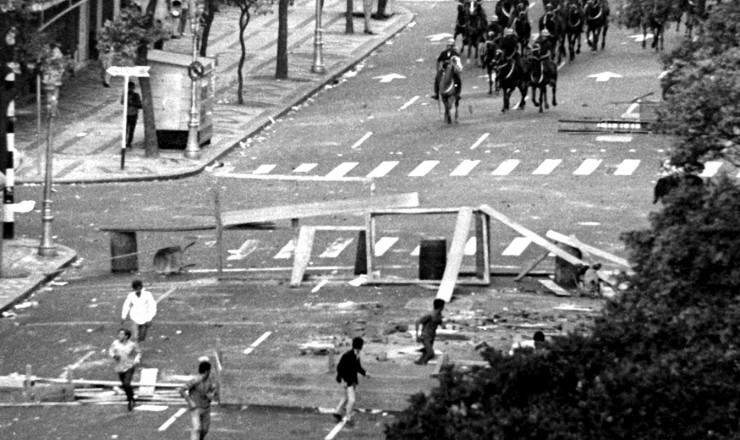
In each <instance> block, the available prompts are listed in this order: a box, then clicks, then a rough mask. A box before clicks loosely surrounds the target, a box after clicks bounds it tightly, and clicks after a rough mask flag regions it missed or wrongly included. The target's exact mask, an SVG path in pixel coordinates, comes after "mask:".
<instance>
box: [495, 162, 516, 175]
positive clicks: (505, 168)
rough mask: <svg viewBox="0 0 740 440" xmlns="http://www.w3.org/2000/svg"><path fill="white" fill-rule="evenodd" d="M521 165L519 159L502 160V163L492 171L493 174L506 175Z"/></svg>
mask: <svg viewBox="0 0 740 440" xmlns="http://www.w3.org/2000/svg"><path fill="white" fill-rule="evenodd" d="M518 165H519V160H517V159H506V160H505V161H503V162H501V165H499V166H498V167H497V168H496V169H495V170H493V172H492V173H491V175H492V176H506V175H508V174H509V173H511V172H512V171H514V168H516V167H517V166H518Z"/></svg>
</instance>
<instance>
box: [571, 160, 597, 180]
mask: <svg viewBox="0 0 740 440" xmlns="http://www.w3.org/2000/svg"><path fill="white" fill-rule="evenodd" d="M599 165H601V159H586V160H584V161H583V163H582V164H581V165H580V166H579V167H578V168H577V169H576V170H575V171H573V175H574V176H588V175H589V174H591V173H593V172H594V171H596V168H598V167H599Z"/></svg>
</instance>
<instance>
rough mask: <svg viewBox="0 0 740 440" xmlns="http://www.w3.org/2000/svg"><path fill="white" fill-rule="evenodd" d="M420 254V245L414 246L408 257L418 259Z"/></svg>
mask: <svg viewBox="0 0 740 440" xmlns="http://www.w3.org/2000/svg"><path fill="white" fill-rule="evenodd" d="M420 254H421V246H420V245H416V247H415V248H414V250H413V251H411V253H410V254H409V255H410V256H412V257H418V256H419V255H420Z"/></svg>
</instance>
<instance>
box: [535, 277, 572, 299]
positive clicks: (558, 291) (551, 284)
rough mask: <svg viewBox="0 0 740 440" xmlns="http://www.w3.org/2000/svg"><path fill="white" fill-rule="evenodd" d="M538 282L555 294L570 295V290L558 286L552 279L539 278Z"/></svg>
mask: <svg viewBox="0 0 740 440" xmlns="http://www.w3.org/2000/svg"><path fill="white" fill-rule="evenodd" d="M539 282H540V284H542V285H543V286H545V287H547V288H548V289H550V290H552V292H553V293H555V295H556V296H571V294H570V292H568V291H567V290H565V289H563V288H562V287H560V286H558V285H557V284H556V283H555V281H553V280H539Z"/></svg>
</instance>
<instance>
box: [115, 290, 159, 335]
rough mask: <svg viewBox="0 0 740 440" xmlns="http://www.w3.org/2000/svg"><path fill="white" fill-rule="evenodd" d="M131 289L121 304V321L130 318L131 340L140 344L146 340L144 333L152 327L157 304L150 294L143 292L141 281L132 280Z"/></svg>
mask: <svg viewBox="0 0 740 440" xmlns="http://www.w3.org/2000/svg"><path fill="white" fill-rule="evenodd" d="M131 287H132V288H133V289H134V291H133V292H131V293H129V294H128V296H127V297H126V301H124V303H123V310H122V311H121V321H125V320H126V316H129V317H130V318H131V321H133V325H132V326H131V333H133V337H132V339H134V340H135V341H139V342H141V341H143V340H144V339H146V331H147V330H148V329H149V326H151V325H152V319H154V316H155V315H156V314H157V302H156V301H154V297H153V296H152V293H151V292H149V291H148V290H144V284H143V283H142V282H141V280H134V281H133V282H132V283H131Z"/></svg>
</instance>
